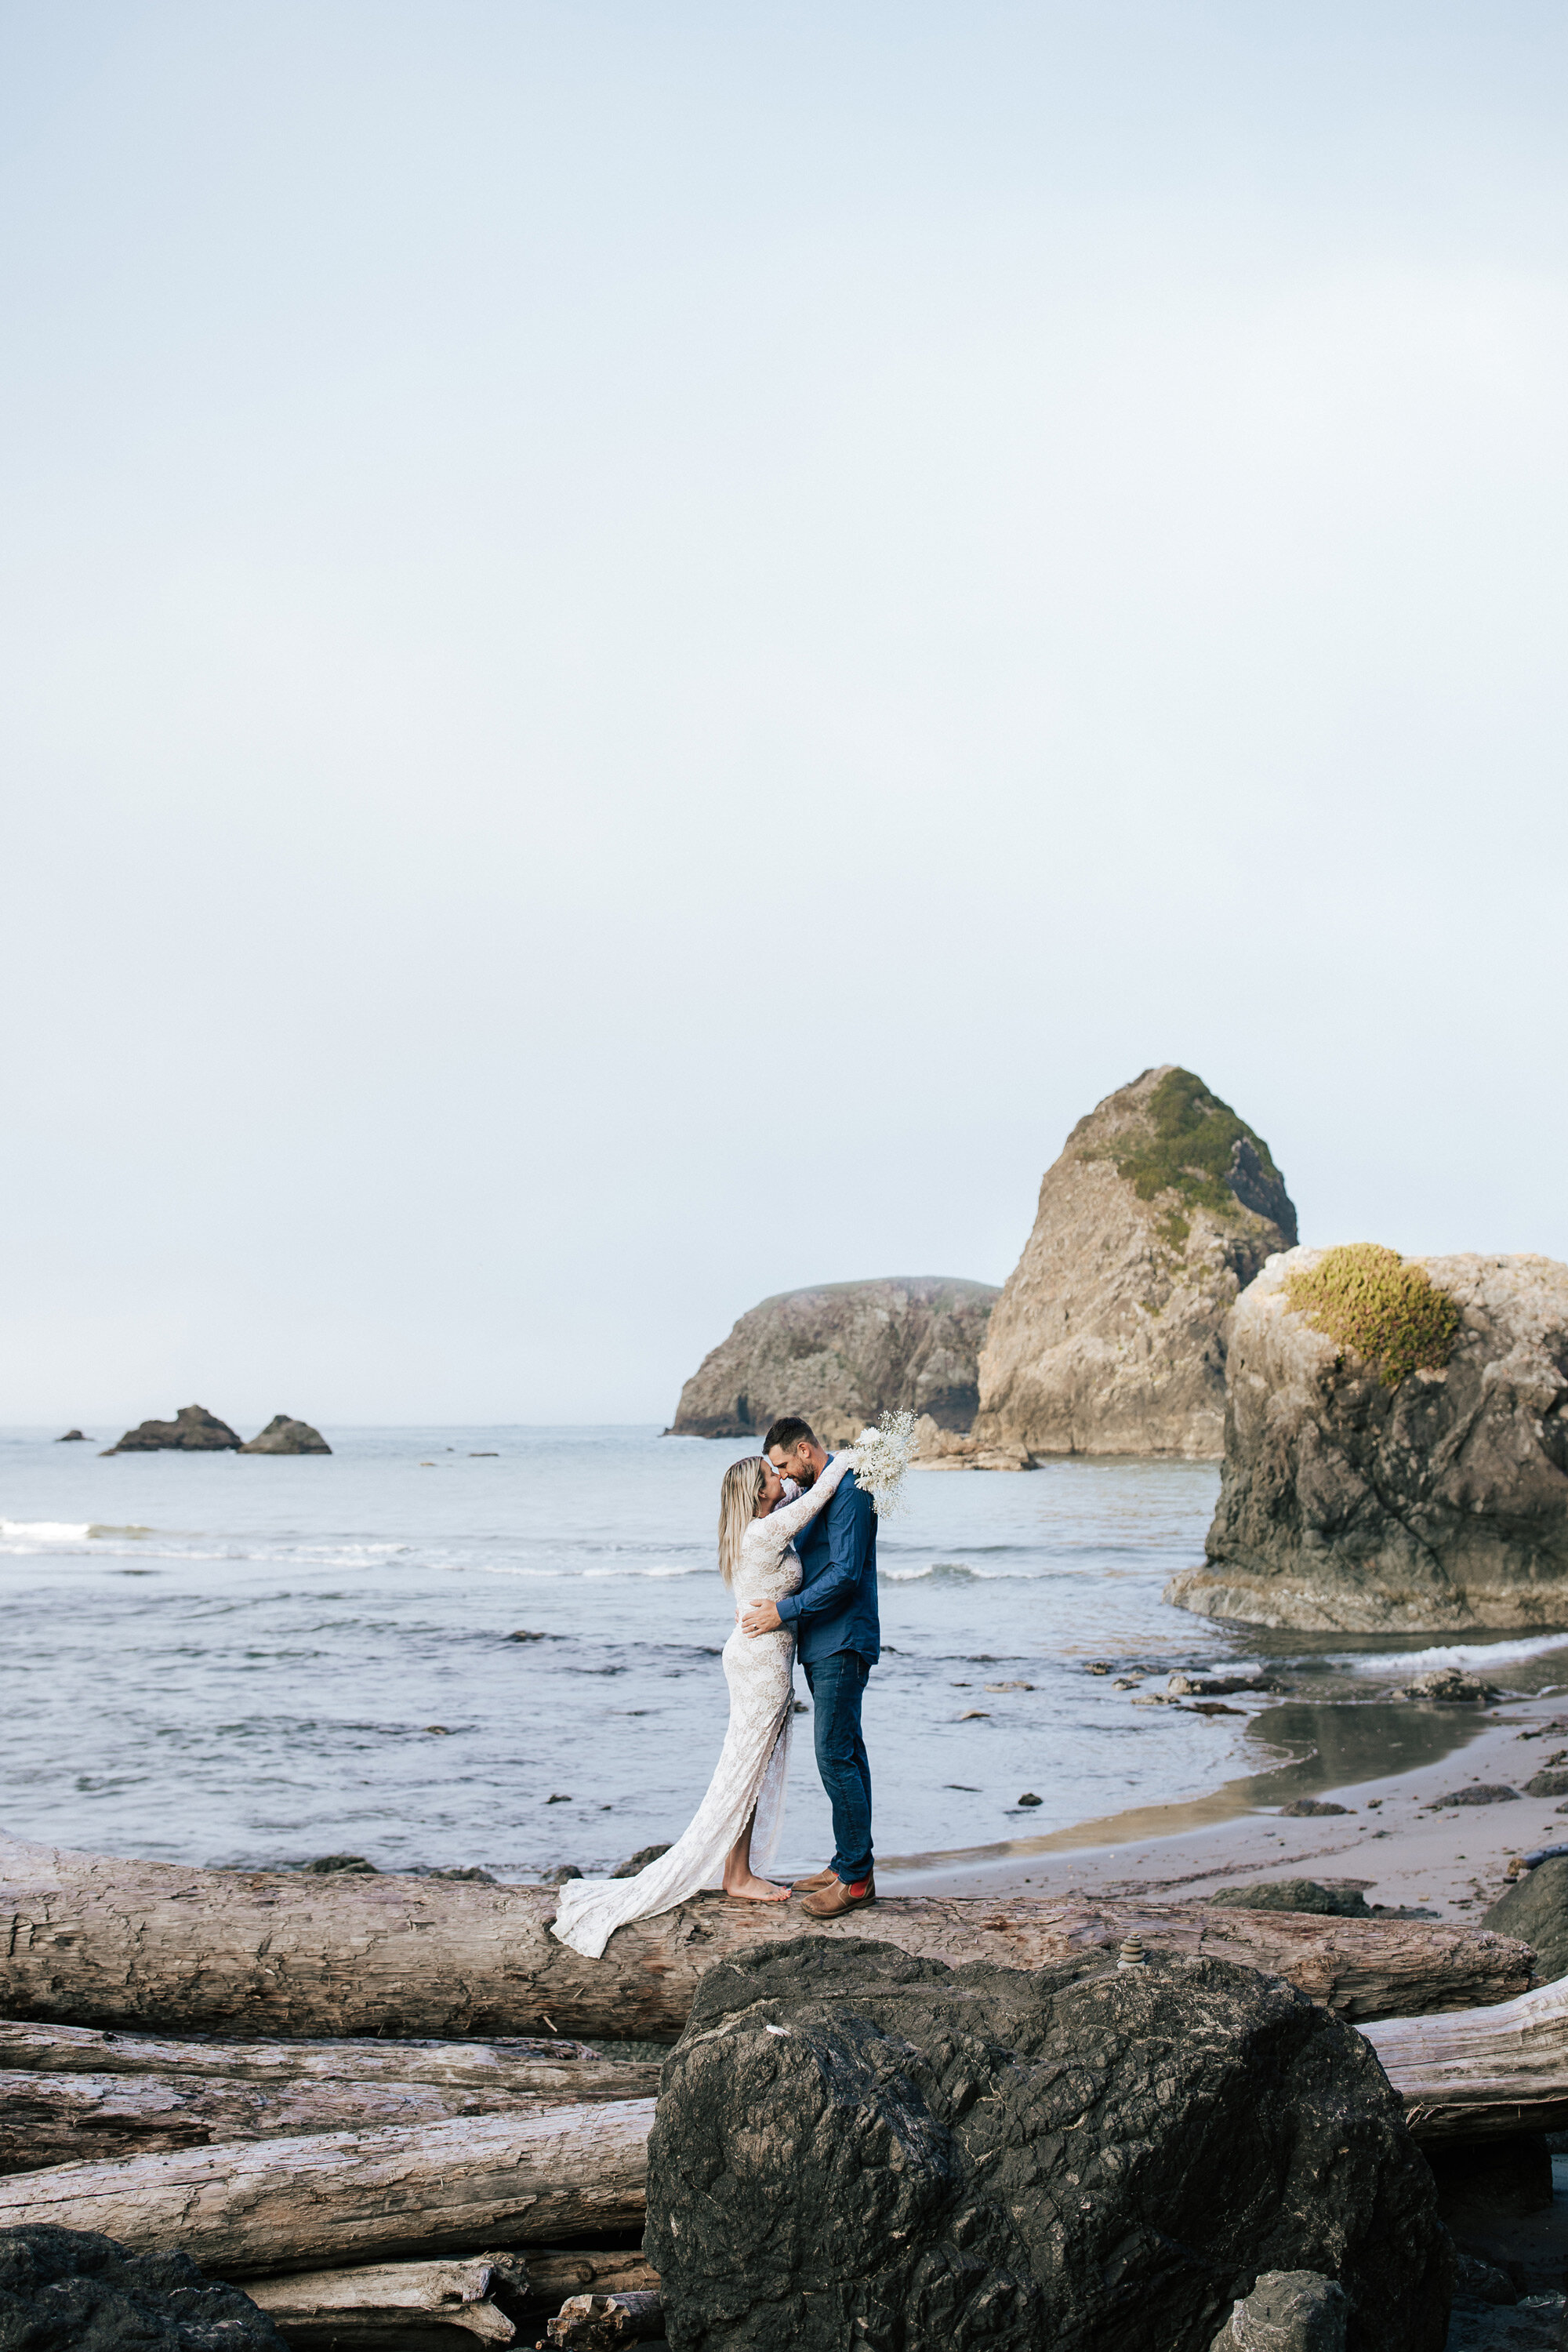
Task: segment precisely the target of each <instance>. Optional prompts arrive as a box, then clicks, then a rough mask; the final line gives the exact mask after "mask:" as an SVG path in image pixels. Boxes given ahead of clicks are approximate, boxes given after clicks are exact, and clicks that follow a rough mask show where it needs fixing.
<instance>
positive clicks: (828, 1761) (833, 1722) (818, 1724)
mask: <svg viewBox="0 0 1568 2352" xmlns="http://www.w3.org/2000/svg"><path fill="white" fill-rule="evenodd" d="M802 1663H803V1664H804V1665H805V1686H806V1688H807V1690H809V1691H810V1693H811V1698H812V1705H813V1707H814V1708H815V1710H816V1715H815V1720H814V1723H813V1729H814V1731H815V1733H816V1769H817V1770H818V1772H819V1773H820V1774H821V1776H822V1785H823V1787H824V1788H825V1789H826V1791H827V1796H828V1801H829V1803H830V1804H831V1805H832V1807H833V1861H832V1863H831V1864H830V1865H829V1866H830V1868H831V1869H832V1870H833V1872H834V1874H835V1875H836V1876H837V1877H838V1878H839V1879H841V1880H842V1881H843V1883H844V1885H846V1886H853V1885H856V1884H857V1883H858V1881H859V1880H860V1879H862V1878H866V1877H868V1876H869V1874H870V1870H871V1764H870V1759H869V1758H868V1756H867V1753H866V1742H865V1741H864V1740H863V1739H862V1738H861V1737H860V1701H861V1699H862V1698H863V1697H864V1696H865V1693H866V1677H867V1675H868V1674H869V1673H870V1671H871V1662H870V1660H869V1659H868V1658H863V1657H862V1656H861V1655H860V1654H859V1652H858V1650H836V1651H835V1652H834V1654H833V1655H832V1656H831V1657H830V1658H816V1659H805V1660H803V1661H802Z"/></svg>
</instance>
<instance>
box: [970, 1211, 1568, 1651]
mask: <svg viewBox="0 0 1568 2352" xmlns="http://www.w3.org/2000/svg"><path fill="white" fill-rule="evenodd" d="M998 1312H1000V1310H998ZM1226 1345H1227V1349H1228V1355H1229V1363H1228V1403H1227V1409H1226V1442H1225V1468H1224V1473H1223V1476H1222V1480H1221V1486H1220V1496H1219V1505H1218V1507H1217V1509H1216V1510H1215V1517H1214V1524H1213V1526H1212V1527H1211V1528H1210V1529H1209V1533H1208V1540H1207V1544H1206V1547H1205V1549H1206V1550H1207V1554H1208V1559H1207V1564H1206V1566H1205V1567H1203V1568H1193V1569H1187V1570H1183V1571H1182V1573H1181V1574H1180V1575H1178V1576H1176V1577H1175V1578H1173V1580H1172V1582H1171V1583H1170V1584H1169V1585H1168V1586H1167V1588H1166V1593H1165V1597H1166V1599H1167V1600H1168V1601H1178V1602H1180V1603H1181V1605H1182V1606H1183V1607H1184V1608H1186V1609H1196V1610H1201V1611H1202V1612H1204V1613H1205V1615H1208V1616H1212V1617H1228V1618H1240V1619H1243V1620H1244V1621H1246V1622H1247V1623H1249V1624H1255V1625H1282V1626H1285V1625H1289V1626H1301V1627H1306V1628H1310V1629H1311V1630H1313V1631H1322V1632H1330V1631H1332V1632H1350V1633H1373V1632H1382V1631H1383V1630H1384V1629H1385V1628H1390V1627H1392V1628H1397V1629H1398V1630H1400V1631H1402V1632H1410V1633H1449V1632H1457V1631H1459V1630H1461V1629H1465V1630H1468V1629H1470V1628H1472V1627H1478V1628H1479V1627H1493V1626H1496V1627H1503V1626H1544V1625H1561V1624H1563V1623H1564V1622H1568V1266H1564V1265H1559V1264H1558V1263H1557V1262H1556V1260H1555V1259H1553V1258H1547V1257H1481V1256H1470V1255H1466V1256H1458V1257H1429V1258H1417V1259H1411V1260H1405V1259H1402V1258H1400V1257H1399V1256H1398V1255H1396V1254H1395V1253H1394V1251H1392V1250H1384V1249H1381V1248H1379V1247H1376V1246H1374V1245H1373V1244H1355V1245H1354V1246H1352V1247H1349V1248H1342V1249H1336V1250H1328V1251H1325V1250H1314V1249H1298V1250H1292V1251H1290V1252H1289V1253H1288V1254H1283V1255H1280V1256H1279V1257H1277V1258H1275V1259H1273V1260H1272V1261H1271V1262H1270V1264H1269V1265H1268V1266H1267V1267H1266V1269H1265V1270H1264V1272H1263V1273H1262V1274H1261V1275H1260V1276H1258V1280H1257V1281H1256V1282H1255V1283H1253V1284H1252V1286H1251V1287H1250V1288H1249V1289H1247V1290H1246V1291H1244V1292H1243V1293H1242V1295H1241V1297H1240V1298H1239V1299H1238V1300H1237V1304H1236V1307H1235V1308H1234V1310H1233V1312H1232V1314H1231V1318H1230V1322H1229V1326H1228V1329H1227V1334H1226Z"/></svg>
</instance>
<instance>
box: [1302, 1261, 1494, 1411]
mask: <svg viewBox="0 0 1568 2352" xmlns="http://www.w3.org/2000/svg"><path fill="white" fill-rule="evenodd" d="M1285 1295H1286V1297H1288V1298H1289V1302H1290V1304H1291V1306H1292V1307H1294V1308H1295V1309H1296V1311H1297V1313H1298V1314H1300V1315H1304V1316H1305V1317H1306V1318H1307V1320H1308V1321H1309V1322H1310V1323H1311V1324H1313V1325H1315V1326H1316V1328H1317V1329H1318V1330H1320V1331H1322V1332H1324V1333H1326V1334H1327V1336H1328V1338H1329V1339H1333V1340H1337V1342H1338V1343H1339V1345H1340V1346H1341V1347H1342V1348H1349V1349H1352V1350H1353V1352H1354V1353H1355V1354H1356V1355H1358V1356H1360V1357H1362V1358H1363V1360H1364V1361H1366V1362H1367V1363H1369V1364H1376V1365H1377V1366H1378V1368H1379V1373H1380V1377H1381V1378H1382V1381H1383V1385H1384V1388H1385V1389H1396V1388H1397V1387H1398V1386H1399V1383H1400V1381H1402V1380H1404V1378H1405V1375H1406V1373H1407V1372H1421V1371H1429V1372H1436V1371H1441V1370H1442V1368H1443V1366H1444V1365H1445V1364H1446V1363H1447V1360H1448V1359H1449V1357H1450V1356H1451V1355H1452V1354H1453V1352H1454V1342H1455V1340H1456V1339H1458V1336H1459V1310H1458V1307H1456V1306H1455V1304H1454V1302H1453V1300H1452V1299H1451V1298H1450V1297H1449V1296H1448V1294H1447V1291H1446V1290H1439V1289H1438V1287H1437V1286H1436V1283H1435V1282H1434V1281H1433V1280H1432V1279H1431V1277H1430V1276H1428V1274H1427V1273H1426V1268H1425V1267H1424V1266H1419V1265H1405V1260H1404V1259H1403V1258H1402V1257H1401V1256H1400V1255H1399V1252H1398V1251H1397V1250H1391V1249H1384V1246H1383V1244H1381V1243H1380V1242H1347V1243H1345V1244H1342V1247H1340V1248H1339V1249H1331V1250H1325V1251H1324V1252H1323V1255H1322V1256H1321V1258H1320V1259H1319V1260H1318V1263H1317V1265H1314V1266H1302V1267H1300V1269H1299V1270H1298V1271H1297V1272H1295V1273H1294V1274H1292V1275H1291V1276H1290V1278H1289V1282H1288V1283H1287V1284H1286V1286H1285Z"/></svg>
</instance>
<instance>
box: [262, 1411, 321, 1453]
mask: <svg viewBox="0 0 1568 2352" xmlns="http://www.w3.org/2000/svg"><path fill="white" fill-rule="evenodd" d="M239 1450H240V1452H241V1453H242V1454H330V1453H331V1450H332V1449H331V1446H330V1445H329V1444H327V1441H326V1439H325V1438H324V1437H323V1436H322V1435H321V1431H320V1430H319V1429H312V1428H311V1426H310V1423H309V1422H308V1421H290V1420H289V1416H288V1414H287V1413H286V1412H275V1413H274V1414H273V1416H272V1418H271V1420H270V1421H269V1422H268V1424H267V1426H266V1428H265V1429H264V1430H263V1431H262V1433H261V1434H260V1436H259V1437H253V1438H252V1439H251V1441H250V1443H249V1444H248V1445H242V1446H241V1447H240V1449H239Z"/></svg>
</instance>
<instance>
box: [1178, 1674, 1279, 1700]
mask: <svg viewBox="0 0 1568 2352" xmlns="http://www.w3.org/2000/svg"><path fill="white" fill-rule="evenodd" d="M1165 1688H1166V1689H1167V1690H1168V1691H1170V1692H1171V1693H1172V1694H1173V1696H1175V1697H1177V1698H1228V1697H1229V1696H1231V1694H1232V1693H1233V1692H1235V1691H1281V1690H1285V1689H1287V1688H1289V1685H1287V1684H1285V1683H1282V1682H1278V1681H1276V1680H1275V1678H1274V1676H1273V1675H1171V1677H1170V1679H1169V1680H1168V1682H1167V1683H1166V1685H1165Z"/></svg>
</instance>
